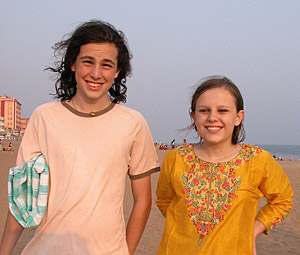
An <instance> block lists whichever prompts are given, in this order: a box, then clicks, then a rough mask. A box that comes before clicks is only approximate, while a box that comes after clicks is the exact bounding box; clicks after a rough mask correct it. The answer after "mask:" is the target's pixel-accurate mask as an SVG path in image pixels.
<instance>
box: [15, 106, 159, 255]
mask: <svg viewBox="0 0 300 255" xmlns="http://www.w3.org/2000/svg"><path fill="white" fill-rule="evenodd" d="M40 152H41V153H42V154H43V155H44V156H45V158H46V161H47V165H48V167H49V170H50V190H49V203H48V209H47V213H46V215H45V217H44V219H43V221H42V223H41V224H40V226H39V227H38V228H37V231H36V233H35V235H34V237H33V239H32V240H31V241H30V242H29V243H28V245H27V246H26V247H25V249H24V250H23V253H22V254H30V255H34V254H39V255H40V254H45V255H46V254H72V255H76V254H78V255H79V254H80V255H82V254H93V255H94V254H111V255H112V254H116V255H123V254H124V255H125V254H129V253H128V247H127V243H126V237H125V223H124V217H123V197H124V189H125V178H126V175H127V174H129V176H130V178H131V179H138V178H142V177H144V176H147V175H149V174H151V173H153V172H155V171H158V170H159V164H158V160H157V155H156V152H155V149H154V146H153V140H152V137H151V133H150V131H149V128H148V126H147V123H146V121H145V120H144V118H143V117H142V115H141V114H140V113H138V112H137V111H135V110H132V109H130V108H128V107H125V106H122V105H119V104H111V106H110V107H109V108H107V109H106V110H104V111H102V112H98V113H97V114H96V116H94V117H91V116H90V115H89V114H80V113H79V112H76V111H75V110H74V109H72V108H70V106H68V105H67V104H66V103H62V102H59V101H57V102H51V103H47V104H44V105H41V106H39V107H38V108H37V109H36V110H35V111H34V113H33V115H32V117H31V119H30V121H29V124H28V126H27V129H26V132H25V135H24V137H23V140H22V143H21V146H20V149H19V154H18V158H17V165H19V164H21V163H23V162H25V161H28V160H29V159H31V158H32V157H33V156H35V155H36V154H37V153H40Z"/></svg>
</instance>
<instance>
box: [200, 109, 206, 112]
mask: <svg viewBox="0 0 300 255" xmlns="http://www.w3.org/2000/svg"><path fill="white" fill-rule="evenodd" d="M199 112H207V110H206V109H200V110H199Z"/></svg>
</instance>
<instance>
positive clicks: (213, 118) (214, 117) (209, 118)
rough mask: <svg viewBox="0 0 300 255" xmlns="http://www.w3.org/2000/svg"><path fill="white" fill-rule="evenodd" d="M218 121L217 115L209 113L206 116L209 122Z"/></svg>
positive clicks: (212, 112)
mask: <svg viewBox="0 0 300 255" xmlns="http://www.w3.org/2000/svg"><path fill="white" fill-rule="evenodd" d="M217 119H218V116H217V113H216V112H214V111H210V112H209V114H208V120H209V121H216V120H217Z"/></svg>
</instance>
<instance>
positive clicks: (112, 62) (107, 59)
mask: <svg viewBox="0 0 300 255" xmlns="http://www.w3.org/2000/svg"><path fill="white" fill-rule="evenodd" d="M80 59H90V60H95V58H93V57H91V56H82V57H81V58H80ZM101 62H105V63H107V62H109V63H111V64H112V65H114V66H115V65H116V63H115V62H114V61H112V60H111V59H109V58H105V59H103V60H102V61H101Z"/></svg>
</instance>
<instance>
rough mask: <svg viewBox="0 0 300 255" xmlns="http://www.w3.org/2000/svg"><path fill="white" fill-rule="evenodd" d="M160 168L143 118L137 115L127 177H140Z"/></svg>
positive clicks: (133, 178)
mask: <svg viewBox="0 0 300 255" xmlns="http://www.w3.org/2000/svg"><path fill="white" fill-rule="evenodd" d="M159 170H160V168H159V163H158V158H157V154H156V151H155V148H154V143H153V139H152V136H151V133H150V130H149V127H148V125H147V123H146V121H145V119H144V118H143V117H142V116H141V115H139V120H138V122H137V125H136V131H135V137H134V141H133V145H132V148H131V152H130V160H129V171H128V174H129V177H130V179H132V180H135V179H140V178H143V177H145V176H148V175H150V174H152V173H155V172H158V171H159Z"/></svg>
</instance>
